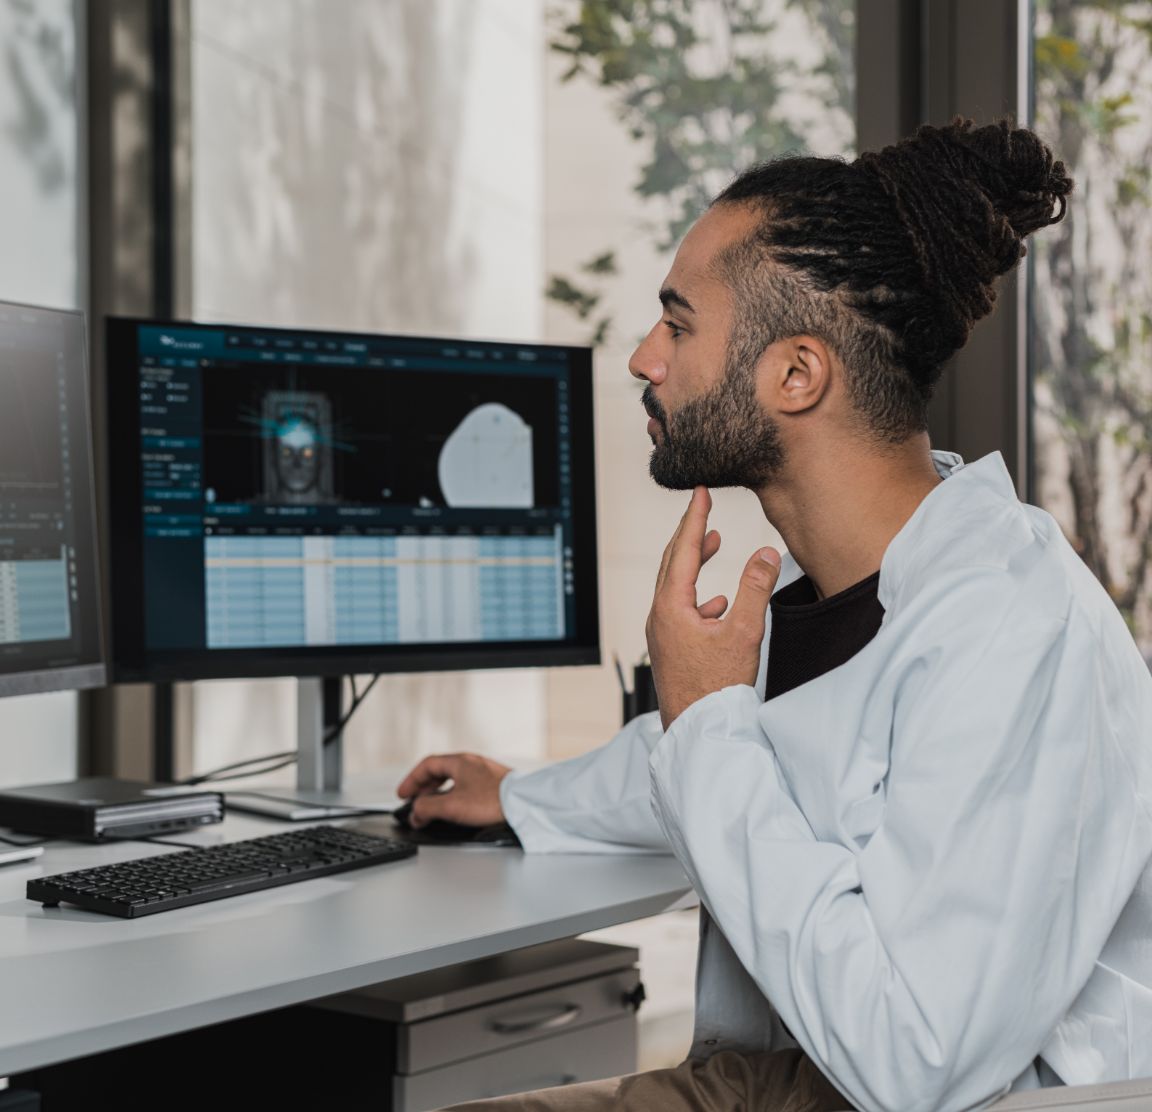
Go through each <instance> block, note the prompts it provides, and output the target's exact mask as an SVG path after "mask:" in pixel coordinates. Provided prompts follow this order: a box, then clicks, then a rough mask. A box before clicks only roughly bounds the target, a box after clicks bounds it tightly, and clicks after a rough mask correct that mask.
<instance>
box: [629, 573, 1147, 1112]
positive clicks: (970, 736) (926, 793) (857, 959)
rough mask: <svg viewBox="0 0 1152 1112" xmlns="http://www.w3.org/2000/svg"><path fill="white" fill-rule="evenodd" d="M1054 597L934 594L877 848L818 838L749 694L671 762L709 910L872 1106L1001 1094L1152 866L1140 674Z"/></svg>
mask: <svg viewBox="0 0 1152 1112" xmlns="http://www.w3.org/2000/svg"><path fill="white" fill-rule="evenodd" d="M1046 589H1047V590H1049V591H1051V590H1055V588H1054V587H1053V586H1052V584H1050V583H1049V584H1047V585H1046V586H1045V585H1044V584H1033V585H1031V586H1030V587H1021V586H1020V585H1019V583H1013V582H1012V581H1011V580H1010V577H1008V576H1007V575H1006V574H1004V573H1003V572H1001V571H1000V570H999V569H996V570H990V571H989V572H988V575H987V576H986V577H985V578H984V579H983V580H982V581H980V583H979V586H978V588H977V590H978V594H976V595H975V596H973V594H972V593H971V591H970V590H960V589H957V590H956V591H955V592H953V593H952V594H951V596H948V595H944V596H943V597H941V598H937V599H936V600H934V601H933V602H932V603H931V606H932V610H931V615H932V616H931V619H930V623H931V624H930V628H931V629H932V630H936V631H939V632H938V633H935V634H931V635H929V637H928V638H927V642H928V643H926V644H924V646H923V647H922V648H920V649H918V650H917V652H916V653H915V654H914V655H913V654H911V653H909V654H908V663H907V666H906V667H904V668H902V669H901V670H900V671H899V679H898V680H894V681H893V695H892V702H893V723H892V736H891V742H890V754H889V767H888V775H887V779H886V781H885V782H881V783H877V784H876V788H875V790H876V791H877V792H886V798H885V802H884V809H883V814H882V817H881V818H880V821H879V825H878V826H877V828H876V829H875V831H874V832H873V834H872V836H871V837H870V839H868V840H867V842H866V844H864V845H863V846H862V847H861V846H860V845H859V844H849V843H850V840H845V841H840V840H837V839H836V838H834V837H830V838H827V839H826V840H821V838H819V837H817V836H816V834H815V833H814V831H813V828H812V825H810V823H809V822H808V821H807V820H806V818H805V816H804V814H803V813H802V812H801V810H800V809H799V807H798V805H797V803H796V801H795V799H796V798H803V795H802V793H800V792H799V791H798V790H797V791H796V796H795V798H794V797H793V795H792V794H791V793H790V791H789V790H788V785H787V783H786V780H785V777H784V775H783V771H782V767H781V765H780V762H779V760H778V759H777V757H776V755H775V753H774V750H773V747H772V739H771V737H769V736H768V734H767V733H766V731H765V728H764V723H765V722H766V721H767V718H768V715H766V714H765V708H764V705H763V703H762V701H761V699H760V697H759V696H758V695H757V694H756V693H755V692H754V691H753V690H752V688H749V687H743V686H741V687H731V688H727V689H725V690H723V691H720V692H716V693H714V694H712V695H710V696H708V697H706V698H705V699H702V700H700V701H699V702H698V703H696V704H694V705H693V706H692V707H690V708H689V709H688V710H687V711H686V712H685V713H684V714H682V715H681V716H680V717H679V718H678V719H677V720H676V721H675V722H674V723H673V724H672V726H671V728H670V729H669V731H668V732H667V733H666V734H665V736H664V737H663V739H661V740H660V742H659V743H658V745H657V746H656V747H655V749H654V751H653V755H652V759H651V769H652V777H653V791H654V804H655V809H656V812H657V816H658V818H659V820H660V822H661V825H662V826H663V828H664V830H665V832H666V833H667V835H668V838H669V841H670V842H671V844H672V847H673V851H674V852H675V853H676V855H677V857H678V858H679V859H680V861H681V863H682V864H683V866H684V868H685V870H686V871H687V873H688V875H689V877H690V879H691V880H692V882H693V884H694V885H695V888H696V891H697V892H698V893H699V895H700V897H701V901H702V902H703V904H704V905H705V906H706V907H707V909H708V911H709V912H710V913H711V915H712V917H713V919H714V920H715V922H716V923H717V925H718V926H719V927H720V929H721V930H722V931H723V932H724V934H725V936H726V937H727V939H728V941H729V943H730V944H731V946H732V948H733V950H734V951H735V952H736V954H737V956H738V957H739V959H740V961H741V963H742V964H743V965H744V967H745V968H746V969H747V970H748V972H749V973H750V974H751V976H752V977H753V978H754V980H755V981H756V982H757V984H758V985H759V987H760V989H761V991H762V992H763V993H764V994H765V996H766V997H767V998H768V999H769V1000H770V1001H771V1003H772V1004H773V1006H774V1007H775V1008H776V1010H777V1011H778V1013H779V1014H780V1017H781V1018H782V1019H783V1021H784V1023H785V1024H786V1025H787V1027H788V1029H789V1030H790V1031H791V1033H792V1034H793V1036H794V1037H795V1038H796V1040H797V1041H798V1042H799V1043H800V1045H801V1046H802V1047H803V1048H804V1050H805V1051H806V1052H807V1053H808V1055H809V1056H810V1057H811V1058H812V1059H813V1060H814V1061H815V1062H817V1063H818V1064H819V1065H820V1067H821V1068H822V1069H823V1070H824V1072H825V1073H826V1074H827V1075H828V1076H829V1077H830V1079H831V1080H832V1081H833V1082H834V1084H836V1086H837V1087H838V1088H839V1089H840V1090H841V1092H843V1093H844V1094H845V1095H846V1096H847V1097H848V1098H849V1100H850V1101H852V1103H853V1104H854V1105H855V1106H856V1107H857V1108H859V1109H861V1110H863V1112H917V1110H923V1112H953V1110H960V1109H971V1108H978V1107H982V1106H983V1105H985V1104H986V1103H988V1102H990V1101H991V1100H993V1099H994V1098H996V1097H997V1096H998V1095H1000V1094H1002V1093H1003V1092H1004V1091H1005V1090H1006V1089H1007V1087H1008V1086H1009V1084H1010V1083H1011V1081H1012V1080H1013V1079H1014V1078H1015V1077H1016V1076H1017V1075H1018V1074H1020V1073H1021V1072H1022V1071H1023V1070H1024V1069H1025V1068H1026V1067H1027V1065H1028V1064H1029V1062H1031V1061H1032V1060H1033V1058H1034V1057H1035V1056H1036V1054H1037V1053H1038V1052H1039V1050H1040V1048H1041V1046H1042V1044H1043V1043H1044V1042H1045V1040H1046V1038H1047V1037H1048V1035H1049V1034H1050V1033H1051V1031H1052V1030H1053V1029H1054V1028H1055V1026H1056V1025H1057V1023H1058V1022H1059V1020H1060V1019H1061V1017H1062V1016H1063V1015H1064V1013H1065V1012H1066V1011H1067V1010H1068V1008H1069V1007H1070V1005H1071V1004H1072V1002H1073V1000H1074V998H1075V997H1076V995H1077V993H1078V992H1079V991H1080V989H1081V988H1082V986H1083V985H1084V984H1085V982H1086V981H1087V979H1088V977H1089V975H1090V973H1091V971H1092V968H1093V966H1094V963H1095V961H1096V959H1097V957H1098V956H1099V954H1100V952H1101V949H1102V948H1103V946H1104V943H1105V940H1106V939H1107V937H1108V935H1109V933H1110V932H1111V930H1112V927H1113V925H1114V924H1115V922H1116V920H1117V918H1118V917H1119V914H1120V911H1121V910H1122V908H1123V906H1124V904H1125V902H1126V901H1127V899H1128V897H1129V894H1130V893H1131V891H1132V889H1133V886H1134V885H1135V883H1136V881H1137V878H1138V876H1139V874H1140V872H1141V870H1142V869H1143V868H1144V866H1145V864H1146V862H1147V860H1148V858H1149V854H1150V852H1152V831H1150V822H1149V816H1148V814H1147V812H1146V810H1145V809H1144V807H1143V806H1142V803H1141V800H1140V798H1139V797H1138V796H1137V794H1136V792H1135V791H1134V790H1133V786H1132V781H1133V773H1132V770H1131V767H1130V766H1129V765H1128V764H1127V763H1126V760H1125V754H1124V745H1125V744H1131V740H1132V739H1131V735H1132V729H1133V726H1132V721H1131V717H1130V710H1131V707H1132V705H1133V704H1132V699H1131V697H1130V695H1129V696H1123V695H1121V694H1120V690H1119V689H1118V688H1117V683H1118V682H1120V681H1122V682H1121V687H1122V686H1123V685H1124V684H1132V683H1137V682H1141V681H1140V679H1139V675H1138V672H1139V670H1138V669H1135V668H1133V669H1132V670H1130V671H1128V672H1126V674H1125V675H1124V676H1122V677H1117V676H1116V675H1115V670H1114V669H1113V668H1111V667H1110V666H1109V664H1108V661H1107V658H1106V656H1105V655H1104V654H1102V653H1101V652H1100V651H1098V648H1099V646H1098V641H1097V638H1096V633H1095V631H1094V630H1093V629H1091V628H1086V627H1088V626H1090V624H1091V623H1090V622H1089V619H1087V618H1086V617H1083V616H1080V615H1078V614H1077V613H1075V612H1074V611H1073V609H1072V606H1071V604H1070V603H1065V604H1061V603H1060V602H1059V600H1057V605H1056V607H1055V611H1056V612H1055V614H1053V613H1052V610H1053V607H1052V606H1051V605H1047V606H1044V605H1037V598H1036V592H1037V591H1043V590H1046ZM989 615H991V616H992V617H991V619H990V618H989ZM1070 623H1072V624H1073V625H1075V627H1076V628H1075V629H1074V630H1070V629H1069V625H1070ZM1134 655H1135V650H1134V647H1133V656H1134ZM1113 659H1114V658H1113ZM1143 681H1144V682H1149V681H1148V677H1147V673H1146V671H1145V672H1144V674H1143ZM1110 704H1112V705H1114V706H1115V705H1118V704H1124V705H1126V706H1127V708H1128V710H1127V711H1121V712H1118V713H1117V714H1116V715H1115V716H1114V715H1113V714H1112V713H1111V712H1110ZM1126 715H1129V717H1126ZM1138 728H1139V729H1141V730H1146V726H1145V727H1138ZM1118 732H1119V733H1120V734H1123V735H1124V736H1123V737H1119V736H1118ZM1125 738H1127V739H1128V740H1125ZM820 741H821V739H820V738H819V737H812V738H811V744H812V745H814V746H819V745H820ZM1145 741H1146V737H1145ZM793 787H795V786H793ZM827 791H828V792H833V793H834V792H835V791H836V785H834V784H829V785H828V786H827Z"/></svg>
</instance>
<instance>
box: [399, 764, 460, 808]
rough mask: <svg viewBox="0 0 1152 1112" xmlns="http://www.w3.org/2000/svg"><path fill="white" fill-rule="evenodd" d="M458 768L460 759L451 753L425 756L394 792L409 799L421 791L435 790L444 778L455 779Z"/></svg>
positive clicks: (402, 797)
mask: <svg viewBox="0 0 1152 1112" xmlns="http://www.w3.org/2000/svg"><path fill="white" fill-rule="evenodd" d="M459 769H460V760H459V758H458V757H456V756H455V755H453V754H447V753H441V754H436V755H434V756H431V757H425V758H424V759H423V760H422V761H421V762H420V763H419V764H418V765H417V766H416V767H415V768H414V769H413V770H412V771H411V772H409V773H408V775H407V776H405V777H404V779H403V780H402V781H401V782H400V786H399V787H398V788H397V789H396V794H397V795H398V796H399V797H400V798H401V799H411V798H412V796H414V795H418V794H420V793H422V792H428V791H435V790H436V789H437V788H439V787H440V785H441V784H443V783H444V781H445V780H455V779H456V774H457V772H458V771H459Z"/></svg>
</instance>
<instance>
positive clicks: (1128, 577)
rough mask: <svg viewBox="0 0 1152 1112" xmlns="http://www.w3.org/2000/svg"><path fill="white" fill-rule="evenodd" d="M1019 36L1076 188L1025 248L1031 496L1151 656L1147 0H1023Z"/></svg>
mask: <svg viewBox="0 0 1152 1112" xmlns="http://www.w3.org/2000/svg"><path fill="white" fill-rule="evenodd" d="M1033 32H1034V42H1033V51H1034V54H1033V61H1034V96H1035V127H1036V129H1037V131H1038V132H1039V133H1040V134H1041V135H1042V136H1043V137H1044V138H1045V139H1046V140H1047V141H1048V142H1049V143H1050V144H1051V145H1052V146H1053V148H1054V149H1055V150H1056V151H1057V152H1058V154H1059V155H1060V157H1061V158H1063V159H1064V161H1065V163H1066V164H1067V165H1068V167H1069V170H1070V171H1071V173H1072V176H1073V177H1074V178H1075V180H1076V190H1075V192H1074V193H1073V195H1072V197H1071V199H1070V203H1069V206H1068V214H1067V216H1066V217H1065V220H1064V222H1063V223H1061V224H1059V225H1057V226H1055V227H1053V228H1050V229H1048V230H1047V231H1046V232H1045V233H1044V235H1042V236H1037V237H1036V242H1035V246H1034V248H1032V250H1033V251H1034V269H1033V275H1034V290H1033V300H1032V305H1033V309H1032V316H1031V321H1030V329H1031V335H1030V340H1031V348H1032V353H1033V357H1032V367H1031V370H1032V383H1031V386H1032V406H1033V410H1032V419H1033V470H1034V482H1033V486H1032V489H1033V491H1034V496H1035V498H1036V500H1037V501H1038V502H1039V504H1040V505H1042V506H1044V507H1045V508H1046V509H1048V510H1049V511H1050V512H1051V513H1052V514H1054V515H1055V517H1056V518H1057V520H1058V521H1059V522H1060V524H1061V526H1062V527H1063V529H1064V530H1065V532H1066V534H1067V536H1068V537H1069V539H1070V540H1071V542H1072V544H1073V546H1074V547H1075V548H1076V550H1077V551H1078V552H1079V553H1080V555H1081V556H1082V557H1083V559H1084V561H1085V562H1086V563H1087V565H1088V566H1089V567H1090V568H1091V569H1092V571H1093V573H1094V574H1095V575H1096V576H1097V578H1098V579H1099V580H1100V582H1101V583H1103V584H1104V587H1105V589H1106V590H1107V591H1108V593H1109V594H1110V595H1111V596H1112V598H1113V599H1114V601H1115V602H1116V605H1117V606H1118V607H1119V608H1120V611H1121V613H1123V615H1124V617H1125V619H1126V620H1127V621H1128V622H1129V624H1130V627H1131V629H1132V632H1133V634H1134V635H1135V638H1136V641H1137V643H1138V644H1139V646H1140V648H1141V650H1142V651H1143V653H1144V655H1145V658H1146V659H1148V660H1149V661H1150V662H1152V269H1150V268H1149V266H1148V260H1149V259H1150V258H1152V3H1148V2H1139V3H1103V2H1099V0H1037V3H1036V5H1035V10H1034V26H1033Z"/></svg>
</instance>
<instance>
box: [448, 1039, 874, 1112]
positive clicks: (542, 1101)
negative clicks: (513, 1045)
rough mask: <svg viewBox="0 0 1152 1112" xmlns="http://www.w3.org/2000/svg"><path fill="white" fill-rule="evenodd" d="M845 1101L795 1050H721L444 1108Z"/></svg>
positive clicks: (772, 1107) (786, 1105)
mask: <svg viewBox="0 0 1152 1112" xmlns="http://www.w3.org/2000/svg"><path fill="white" fill-rule="evenodd" d="M850 1108H851V1106H850V1105H849V1103H848V1102H847V1101H846V1100H845V1099H844V1098H843V1097H842V1096H841V1095H840V1094H839V1093H838V1092H837V1091H836V1090H835V1089H834V1088H833V1087H832V1085H831V1084H830V1083H829V1082H828V1081H827V1079H826V1078H825V1077H824V1075H823V1074H822V1073H821V1072H820V1071H819V1070H818V1069H817V1068H816V1067H815V1066H814V1065H813V1064H812V1063H811V1061H810V1060H809V1059H808V1058H807V1057H805V1055H804V1054H803V1053H802V1052H801V1051H800V1050H781V1051H777V1052H776V1053H775V1054H752V1055H743V1054H735V1053H733V1052H731V1051H727V1050H725V1051H721V1052H720V1053H719V1054H716V1055H714V1056H713V1057H711V1058H708V1059H706V1060H700V1059H692V1058H689V1059H688V1061H686V1062H682V1063H681V1064H680V1065H679V1066H677V1067H676V1068H675V1069H666V1070H652V1071H650V1072H649V1073H634V1074H631V1075H629V1076H628V1077H613V1078H611V1079H609V1080H607V1081H586V1082H584V1083H583V1084H580V1085H562V1086H559V1087H558V1088H555V1089H537V1090H536V1091H535V1092H532V1093H519V1094H517V1095H516V1096H510V1097H495V1098H493V1099H491V1100H473V1101H468V1103H466V1104H454V1105H453V1106H452V1108H451V1110H450V1112H605V1110H606V1109H613V1110H620V1112H842V1110H845V1109H850Z"/></svg>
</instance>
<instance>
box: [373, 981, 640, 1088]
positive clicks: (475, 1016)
mask: <svg viewBox="0 0 1152 1112" xmlns="http://www.w3.org/2000/svg"><path fill="white" fill-rule="evenodd" d="M639 983H640V973H639V971H638V970H636V969H621V970H618V971H617V972H615V973H608V974H605V975H604V976H600V977H590V978H587V979H586V980H582V981H573V982H571V983H569V984H566V985H556V986H554V987H552V988H547V989H543V990H541V991H540V992H531V993H526V994H524V995H522V996H516V997H513V998H511V999H506V1000H496V1001H493V1002H492V1003H490V1004H483V1005H481V1006H479V1007H476V1008H469V1009H467V1010H466V1011H462V1012H453V1013H450V1014H449V1015H442V1016H437V1017H436V1018H435V1019H426V1020H423V1021H422V1022H419V1023H406V1024H403V1025H401V1026H400V1028H399V1030H398V1046H397V1055H396V1069H397V1072H398V1073H419V1072H421V1071H422V1070H428V1069H432V1068H434V1067H436V1066H443V1065H446V1064H448V1063H449V1062H458V1061H460V1060H461V1059H464V1058H474V1057H476V1056H477V1055H479V1054H490V1053H492V1052H493V1051H497V1050H503V1049H505V1048H507V1047H512V1046H519V1045H521V1044H523V1043H527V1042H534V1041H536V1040H538V1039H541V1038H545V1037H547V1036H549V1035H554V1034H556V1033H557V1032H560V1031H571V1030H576V1029H579V1028H583V1027H587V1026H588V1025H589V1024H595V1023H603V1022H604V1021H605V1020H610V1019H616V1018H618V1017H621V1016H625V1017H627V1018H629V1019H631V1018H633V1015H634V1011H635V1009H634V1007H633V1005H632V1004H631V1003H630V1002H629V1001H628V1000H626V999H625V997H626V996H628V994H630V993H632V992H633V991H634V990H635V989H636V986H637V985H638V984H639Z"/></svg>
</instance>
